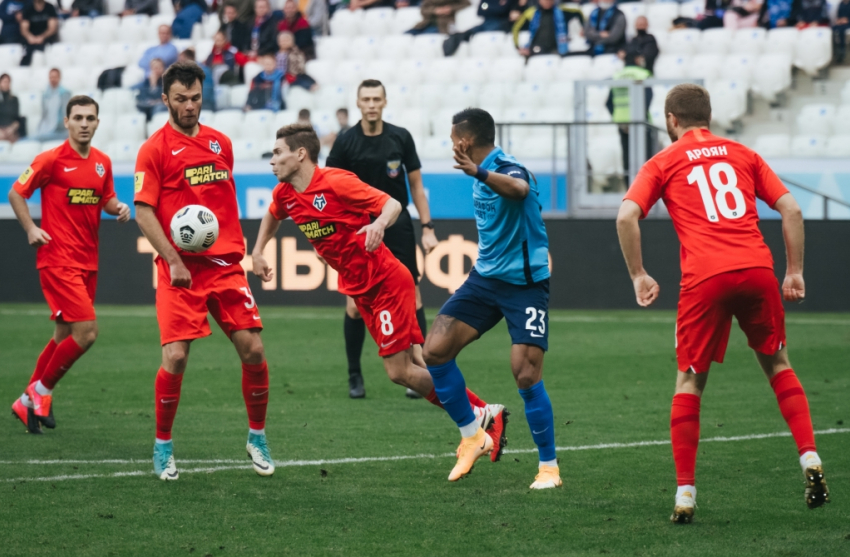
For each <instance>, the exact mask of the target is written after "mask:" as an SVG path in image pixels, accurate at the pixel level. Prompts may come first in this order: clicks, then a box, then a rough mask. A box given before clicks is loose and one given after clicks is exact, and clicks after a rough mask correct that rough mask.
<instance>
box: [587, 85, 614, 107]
mask: <svg viewBox="0 0 850 557" xmlns="http://www.w3.org/2000/svg"><path fill="white" fill-rule="evenodd" d="M610 93H611V88H610V87H603V86H600V85H590V86H588V87H587V88H586V95H587V96H586V97H585V98H586V100H587V106H588V107H590V108H594V109H598V110H607V108H606V104H607V103H608V96H609V94H610Z"/></svg>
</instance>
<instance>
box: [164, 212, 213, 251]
mask: <svg viewBox="0 0 850 557" xmlns="http://www.w3.org/2000/svg"><path fill="white" fill-rule="evenodd" d="M171 239H172V240H174V244H175V245H176V246H177V247H178V248H180V249H182V250H184V251H190V252H193V253H200V252H202V251H206V250H208V249H210V248H211V247H212V245H213V244H214V243H215V241H216V240H218V219H217V218H216V216H215V213H213V212H212V211H210V210H209V209H207V208H206V207H204V206H203V205H187V206H185V207H183V208H182V209H180V210H179V211H177V212H176V213H174V216H173V217H171Z"/></svg>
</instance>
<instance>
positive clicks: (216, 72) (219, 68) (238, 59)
mask: <svg viewBox="0 0 850 557" xmlns="http://www.w3.org/2000/svg"><path fill="white" fill-rule="evenodd" d="M247 62H248V57H247V56H245V55H244V54H242V53H241V52H239V51H238V50H236V49H235V48H234V47H233V46H232V45H231V44H230V43H228V42H227V37H225V36H224V33H223V32H221V31H219V32H218V33H216V34H215V36H214V37H213V48H212V52H210V55H209V56H207V60H206V62H205V65H206V67H207V68H209V69H210V71H211V72H212V79H213V83H214V84H215V85H236V84H238V83H241V81H242V80H241V79H239V74H240V68H241V67H242V66H244V65H245V64H246V63H247Z"/></svg>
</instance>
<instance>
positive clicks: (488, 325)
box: [440, 268, 549, 350]
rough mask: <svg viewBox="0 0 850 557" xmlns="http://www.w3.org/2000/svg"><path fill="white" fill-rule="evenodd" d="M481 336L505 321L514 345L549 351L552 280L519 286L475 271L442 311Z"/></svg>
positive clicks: (442, 313) (473, 270) (441, 312)
mask: <svg viewBox="0 0 850 557" xmlns="http://www.w3.org/2000/svg"><path fill="white" fill-rule="evenodd" d="M440 314H441V315H448V316H449V317H454V318H455V319H457V320H458V321H463V322H464V323H466V324H467V325H469V326H470V327H472V328H473V329H475V330H476V331H478V335H479V336H481V335H483V334H484V333H486V332H487V331H489V330H490V329H492V328H493V327H495V326H496V324H497V323H498V322H499V321H501V320H502V317H504V318H505V321H507V323H508V332H509V333H510V335H511V341H512V342H513V344H533V345H535V346H539V347H540V348H542V349H543V350H548V349H549V279H548V278H547V279H544V280H541V281H540V282H536V283H534V284H530V285H518V284H511V283H509V282H504V281H501V280H499V279H493V278H487V277H482V276H481V275H480V274H478V271H476V270H475V268H473V269H472V272H471V273H469V278H467V279H466V282H464V283H463V285H462V286H461V287H460V288H458V290H457V291H456V292H455V293H454V294H453V295H452V297H451V298H449V301H448V302H446V303H445V304H444V305H443V307H442V308H441V309H440Z"/></svg>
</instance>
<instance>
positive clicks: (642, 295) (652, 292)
mask: <svg viewBox="0 0 850 557" xmlns="http://www.w3.org/2000/svg"><path fill="white" fill-rule="evenodd" d="M641 214H642V211H641V208H640V206H639V205H638V204H637V203H635V202H634V201H632V200H630V199H627V200H625V201H623V204H622V205H620V212H619V213H618V214H617V235H618V236H619V237H620V249H622V250H623V257H624V258H625V259H626V266H627V267H628V269H629V276H630V277H632V284H633V285H634V287H635V298H636V299H637V303H638V305H639V306H641V307H647V306H649V305H651V304H652V303H653V302H654V301H655V300H656V299H658V292H659V288H658V283H657V282H655V279H654V278H652V277H651V276H649V275H648V274H647V272H646V269H644V268H643V254H642V253H641V247H640V225H639V224H638V220H640V217H641Z"/></svg>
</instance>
